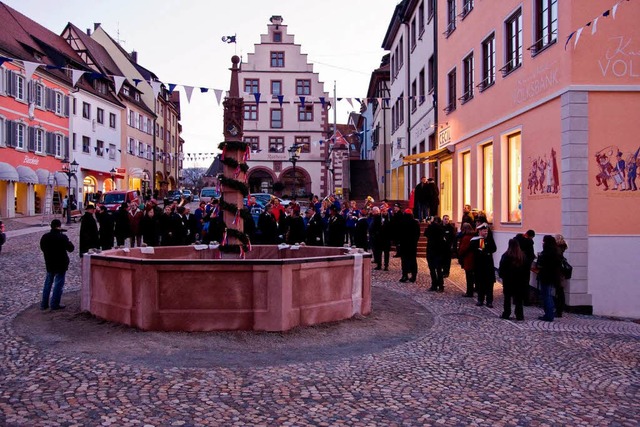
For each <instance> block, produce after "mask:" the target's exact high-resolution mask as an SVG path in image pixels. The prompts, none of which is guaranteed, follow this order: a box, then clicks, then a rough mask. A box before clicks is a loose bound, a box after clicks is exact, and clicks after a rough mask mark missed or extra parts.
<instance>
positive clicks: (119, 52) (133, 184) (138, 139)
mask: <svg viewBox="0 0 640 427" xmlns="http://www.w3.org/2000/svg"><path fill="white" fill-rule="evenodd" d="M91 37H92V38H93V39H94V40H95V41H97V42H98V43H100V44H101V45H102V46H103V47H104V48H105V49H106V51H107V52H108V53H109V55H110V56H111V58H112V60H113V61H114V62H115V63H116V64H117V66H118V68H119V69H120V70H121V71H122V73H123V75H124V76H125V77H126V78H127V82H126V83H125V84H124V85H123V86H122V90H121V92H120V95H121V96H123V97H125V98H128V99H129V100H130V101H132V102H133V103H134V104H135V107H132V108H127V113H126V115H125V119H124V120H123V122H124V125H123V126H124V129H126V130H125V132H128V135H127V137H126V138H127V139H126V144H127V145H126V155H125V156H124V157H123V164H122V166H123V168H124V169H126V175H127V176H126V181H125V183H126V185H127V188H129V189H140V190H141V191H145V190H146V188H149V186H150V187H152V188H153V189H156V190H169V189H174V188H177V187H178V185H179V182H178V180H179V175H180V172H179V168H180V167H182V159H181V156H182V145H181V139H180V135H179V131H180V127H179V125H178V118H179V114H180V113H179V110H178V106H179V104H176V103H174V102H172V100H171V98H172V96H175V95H174V94H175V93H176V92H174V93H173V94H169V93H168V91H167V90H166V88H164V87H163V86H162V84H161V82H160V81H159V80H158V78H157V76H156V75H155V74H153V73H152V72H151V71H149V70H147V69H146V68H144V67H142V66H141V65H140V64H138V58H137V52H131V53H128V52H126V51H125V50H124V49H122V47H121V46H120V45H119V44H118V43H117V42H116V41H115V40H113V39H112V38H111V36H109V34H107V32H106V31H105V30H104V29H103V28H102V27H101V26H100V25H99V24H96V26H95V29H94V31H93V33H92V34H91ZM123 152H124V151H123Z"/></svg>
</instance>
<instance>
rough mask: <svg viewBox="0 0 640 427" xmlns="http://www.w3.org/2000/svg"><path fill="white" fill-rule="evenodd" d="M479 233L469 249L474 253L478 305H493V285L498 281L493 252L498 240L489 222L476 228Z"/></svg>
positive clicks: (472, 240)
mask: <svg viewBox="0 0 640 427" xmlns="http://www.w3.org/2000/svg"><path fill="white" fill-rule="evenodd" d="M476 231H477V233H478V235H477V236H475V237H474V238H473V239H471V243H470V244H469V250H470V251H471V253H473V268H474V271H473V274H474V278H475V281H476V288H477V290H478V302H477V303H476V305H477V306H482V305H484V304H485V302H486V304H487V307H489V308H492V307H493V285H494V284H495V282H496V271H495V266H494V263H493V254H494V253H495V251H496V250H497V247H496V242H495V241H494V240H493V235H492V234H491V230H490V229H489V224H487V223H482V224H480V225H479V226H478V227H477V229H476Z"/></svg>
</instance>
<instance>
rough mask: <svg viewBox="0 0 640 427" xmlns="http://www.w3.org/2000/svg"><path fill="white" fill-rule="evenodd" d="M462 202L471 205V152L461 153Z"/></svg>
mask: <svg viewBox="0 0 640 427" xmlns="http://www.w3.org/2000/svg"><path fill="white" fill-rule="evenodd" d="M462 203H463V204H464V205H471V152H469V151H467V152H465V153H462Z"/></svg>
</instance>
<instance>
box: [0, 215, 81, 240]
mask: <svg viewBox="0 0 640 427" xmlns="http://www.w3.org/2000/svg"><path fill="white" fill-rule="evenodd" d="M54 218H58V219H59V220H60V221H62V224H63V225H64V227H65V228H70V227H73V226H74V225H76V224H77V225H78V226H79V224H80V223H79V222H78V223H73V222H72V223H71V224H68V225H67V224H65V223H66V219H65V218H63V217H62V216H61V215H51V216H49V217H48V219H47V220H46V221H44V223H43V221H42V219H43V216H42V215H34V216H17V217H14V218H6V219H2V222H3V223H4V229H5V234H6V235H7V239H9V238H11V237H16V236H23V235H25V234H31V233H39V232H42V231H46V230H48V229H49V224H50V223H51V220H53V219H54Z"/></svg>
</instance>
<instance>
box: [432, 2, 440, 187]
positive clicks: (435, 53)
mask: <svg viewBox="0 0 640 427" xmlns="http://www.w3.org/2000/svg"><path fill="white" fill-rule="evenodd" d="M433 62H434V63H433V67H434V68H435V70H434V71H435V74H436V78H435V79H433V96H434V99H433V100H432V105H433V125H434V127H433V129H434V136H433V147H429V150H435V149H436V146H437V145H438V112H439V111H438V110H440V108H439V107H438V2H437V1H436V2H434V6H433ZM433 169H434V170H433V172H434V175H436V178H438V176H437V175H438V164H437V163H435V164H434V166H433ZM429 176H431V174H429ZM436 182H440V179H439V178H438V179H436Z"/></svg>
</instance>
